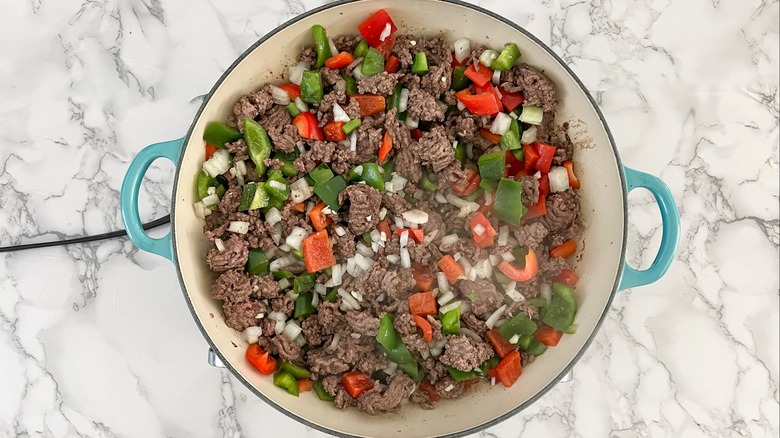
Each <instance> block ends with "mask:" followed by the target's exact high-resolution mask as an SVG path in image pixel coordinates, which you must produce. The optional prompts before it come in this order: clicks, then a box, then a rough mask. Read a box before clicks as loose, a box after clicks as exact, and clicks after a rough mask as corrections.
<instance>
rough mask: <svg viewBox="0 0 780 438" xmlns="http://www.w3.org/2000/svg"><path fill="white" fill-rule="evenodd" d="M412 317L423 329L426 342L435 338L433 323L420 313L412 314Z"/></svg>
mask: <svg viewBox="0 0 780 438" xmlns="http://www.w3.org/2000/svg"><path fill="white" fill-rule="evenodd" d="M412 318H413V319H414V324H415V325H416V326H417V327H419V328H420V330H422V332H423V339H424V340H425V342H431V341H432V340H433V328H432V327H431V323H430V322H428V320H427V319H425V318H424V317H422V316H420V315H412Z"/></svg>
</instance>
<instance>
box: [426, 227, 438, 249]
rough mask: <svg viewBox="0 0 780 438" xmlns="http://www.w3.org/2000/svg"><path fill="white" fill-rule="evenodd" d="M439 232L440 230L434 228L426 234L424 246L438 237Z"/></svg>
mask: <svg viewBox="0 0 780 438" xmlns="http://www.w3.org/2000/svg"><path fill="white" fill-rule="evenodd" d="M437 234H439V230H433V231H431V232H430V233H428V234H426V235H425V237H423V246H428V245H429V244H430V243H431V242H433V241H434V240H435V239H436V235H437Z"/></svg>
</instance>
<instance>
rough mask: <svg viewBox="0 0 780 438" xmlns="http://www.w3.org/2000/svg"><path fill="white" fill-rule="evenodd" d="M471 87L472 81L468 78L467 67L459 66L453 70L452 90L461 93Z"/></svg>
mask: <svg viewBox="0 0 780 438" xmlns="http://www.w3.org/2000/svg"><path fill="white" fill-rule="evenodd" d="M469 85H471V79H469V78H468V77H466V67H465V66H462V65H459V66H457V67H455V68H453V69H452V85H451V86H450V88H452V89H453V90H455V91H461V90H465V89H466V88H468V86H469Z"/></svg>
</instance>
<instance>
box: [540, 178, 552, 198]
mask: <svg viewBox="0 0 780 438" xmlns="http://www.w3.org/2000/svg"><path fill="white" fill-rule="evenodd" d="M549 193H550V177H549V176H547V174H546V173H543V174H542V177H541V178H539V195H540V196H544V197H547V195H548V194H549Z"/></svg>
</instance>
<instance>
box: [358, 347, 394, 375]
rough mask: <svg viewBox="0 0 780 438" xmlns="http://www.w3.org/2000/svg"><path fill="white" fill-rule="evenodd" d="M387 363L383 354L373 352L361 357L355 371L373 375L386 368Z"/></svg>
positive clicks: (376, 351)
mask: <svg viewBox="0 0 780 438" xmlns="http://www.w3.org/2000/svg"><path fill="white" fill-rule="evenodd" d="M387 365H388V361H387V357H385V355H384V353H382V352H380V351H378V350H374V351H372V352H371V353H369V354H367V355H365V356H363V357H361V358H360V360H359V361H358V363H357V369H358V370H360V371H363V372H364V373H366V374H371V373H375V372H377V371H381V370H383V369H385V368H387Z"/></svg>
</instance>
